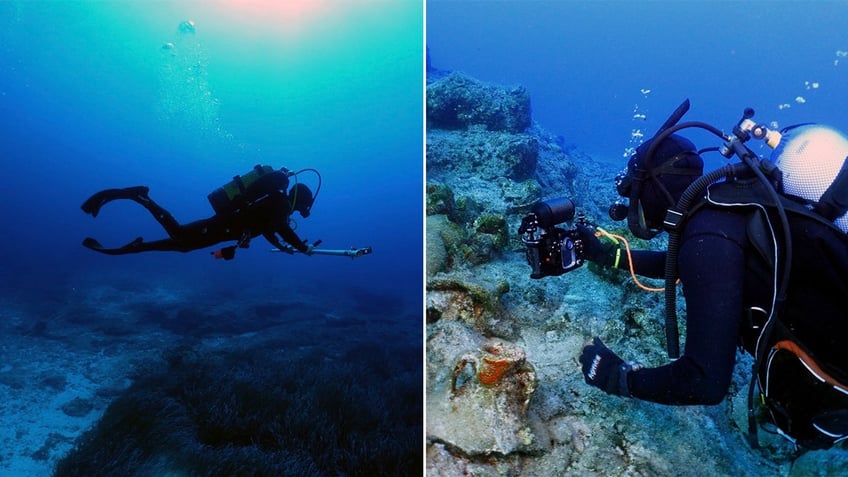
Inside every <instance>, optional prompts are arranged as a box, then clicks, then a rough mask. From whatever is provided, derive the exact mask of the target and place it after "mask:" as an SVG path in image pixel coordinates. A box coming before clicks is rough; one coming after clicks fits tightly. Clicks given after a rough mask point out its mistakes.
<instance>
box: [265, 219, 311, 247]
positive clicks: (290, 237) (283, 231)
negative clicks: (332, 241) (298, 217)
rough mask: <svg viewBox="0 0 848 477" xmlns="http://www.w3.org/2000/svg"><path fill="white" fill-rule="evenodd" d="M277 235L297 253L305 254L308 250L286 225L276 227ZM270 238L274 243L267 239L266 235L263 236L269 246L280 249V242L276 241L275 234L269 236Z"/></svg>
mask: <svg viewBox="0 0 848 477" xmlns="http://www.w3.org/2000/svg"><path fill="white" fill-rule="evenodd" d="M277 234H279V235H280V237H282V238H283V240H285V241H286V243H288V244H290V245H291V246H292V247H294V248H295V249H297V250H298V251H300V252H303V253H306V252H307V251H308V250H309V246H308V245H306V244H305V243H304V242H303V240H301V239H300V237H298V236H297V234H296V233H295V232H294V230H292V228H291V227H289V225H288V224H283V225H280V226H278V227H277ZM271 236H272V237H273V238H274V240H275V241H276V243H274V242H273V241H271V240H270V239H268V236H267V235H266V236H265V238H266V239H268V241H269V242H271V245H273V246H275V247H277V248H282V247H281V244H280V241H279V240H278V239H277V236H276V235H275V234H271Z"/></svg>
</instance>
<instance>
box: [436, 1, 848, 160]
mask: <svg viewBox="0 0 848 477" xmlns="http://www.w3.org/2000/svg"><path fill="white" fill-rule="evenodd" d="M426 8H427V27H426V28H427V40H426V41H427V46H428V47H429V51H430V55H431V57H432V62H433V65H434V66H436V67H438V68H443V69H448V70H457V71H463V72H465V73H468V74H469V75H471V76H474V77H476V78H478V79H481V80H483V81H488V82H493V83H499V84H506V85H523V86H525V87H526V88H527V90H528V91H529V93H530V97H531V100H532V107H533V119H534V120H535V121H536V122H538V123H539V124H540V125H541V126H542V127H544V128H546V129H547V130H549V131H550V132H552V133H554V134H557V135H561V136H563V137H564V139H565V142H566V143H569V144H572V145H576V146H578V147H579V148H580V149H581V150H582V151H585V152H588V153H590V154H591V155H592V156H594V157H595V158H596V159H599V160H607V161H621V160H622V158H623V156H624V152H625V150H626V148H627V147H629V146H631V145H632V144H631V143H632V142H633V138H632V131H633V130H634V129H637V130H641V131H643V133H644V134H645V137H650V135H652V134H653V133H654V132H655V131H656V129H657V128H658V127H659V125H660V124H662V122H663V120H664V119H665V118H666V117H667V116H668V114H669V113H670V112H671V111H672V110H673V109H674V108H675V107H676V106H677V105H678V104H680V103H681V102H682V100H683V99H684V98H687V97H688V98H690V100H691V102H692V108H691V110H690V112H689V114H688V115H687V116H686V120H699V121H705V122H708V123H710V124H713V125H715V126H716V127H718V128H720V129H722V130H724V131H730V130H731V129H732V127H733V126H734V125H735V124H736V122H737V121H738V120H739V118H740V116H741V114H742V111H743V110H744V108H746V107H751V108H753V109H754V110H755V111H756V115H755V119H756V120H758V121H760V122H763V123H766V124H769V123H771V122H772V121H776V122H777V123H778V125H779V126H786V125H790V124H794V123H798V122H807V121H815V122H821V123H829V124H833V125H834V126H836V127H838V128H842V129H843V130H844V129H846V128H848V122H846V119H845V114H844V112H845V109H846V106H848V90H846V89H845V88H844V85H845V82H846V77H848V58H846V57H845V55H846V54H848V41H846V38H845V33H844V28H843V27H842V21H841V20H842V19H845V18H848V4H845V3H844V2H790V1H780V2H739V1H686V2H679V1H671V0H662V1H639V2H625V1H593V2H579V1H532V2H520V1H487V2H482V1H444V0H430V1H428V2H427V7H426ZM813 83H818V87H817V88H816V87H814V85H813ZM643 90H649V91H650V92H649V93H647V94H645V93H643ZM798 97H800V98H803V100H804V101H805V102H803V103H801V102H800V101H801V100H798V101H796V98H798ZM780 105H788V106H790V107H789V108H786V107H785V106H784V108H783V109H781V108H780ZM635 114H644V115H645V119H644V120H643V119H634V115H635ZM690 137H691V138H692V139H693V140H694V141H695V142H696V144H697V145H698V146H699V147H708V146H714V145H717V143H716V140H715V139H713V138H712V137H711V136H708V135H703V134H698V133H695V134H692V135H690ZM719 161H720V159H719Z"/></svg>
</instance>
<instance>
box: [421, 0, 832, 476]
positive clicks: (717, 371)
mask: <svg viewBox="0 0 848 477" xmlns="http://www.w3.org/2000/svg"><path fill="white" fill-rule="evenodd" d="M715 7H716V4H715V3H711V2H686V3H679V2H635V3H632V4H624V3H621V2H592V3H585V4H584V3H576V2H554V1H548V2H545V1H542V2H532V3H519V2H487V3H485V4H483V3H480V2H438V1H432V2H428V3H427V5H426V9H427V25H426V28H427V32H426V43H427V45H426V48H427V51H426V139H427V143H426V177H425V179H426V187H425V194H426V203H425V207H426V218H425V220H426V224H425V229H426V230H425V233H426V266H425V273H426V278H425V281H426V285H425V286H426V296H425V308H426V310H425V313H426V343H425V350H426V361H427V368H426V373H427V376H426V396H425V406H426V413H425V417H426V423H425V428H426V436H427V443H426V455H425V460H426V473H427V475H439V476H462V475H469V474H471V475H490V474H491V475H496V474H497V475H507V474H508V475H513V474H514V475H545V476H554V475H557V476H558V475H574V476H578V475H579V476H583V475H616V476H618V475H651V476H701V475H721V476H740V475H742V476H774V475H783V476H806V475H845V474H848V451H846V448H845V445H846V444H845V442H846V440H848V439H846V438H847V437H848V397H846V396H848V362H846V357H845V353H844V352H843V349H844V346H843V343H842V340H841V339H840V338H836V337H841V336H845V335H846V332H848V329H846V327H845V324H844V323H845V320H844V319H843V318H844V310H845V309H846V307H848V301H846V300H848V298H846V297H848V238H846V235H845V232H844V231H845V228H844V221H845V220H846V217H848V214H846V212H848V206H846V204H848V200H846V199H848V195H846V194H848V183H846V181H848V176H846V175H845V174H844V170H845V167H846V166H845V164H846V161H848V159H846V158H848V134H846V133H848V123H845V118H844V114H843V111H842V110H841V108H839V107H836V106H835V104H842V103H844V100H845V98H844V94H845V92H844V90H842V89H840V88H838V87H836V85H838V84H842V83H843V82H844V80H845V78H844V76H845V74H846V71H845V70H844V66H845V65H844V64H843V62H842V61H841V59H842V58H843V57H844V55H843V52H844V51H845V45H844V43H842V41H843V39H842V38H840V35H839V33H838V31H837V29H833V28H828V27H826V26H825V25H829V24H830V23H828V22H827V20H826V16H827V15H831V14H832V13H833V12H831V13H829V14H827V15H826V14H824V12H822V11H821V10H820V9H817V8H807V7H804V6H800V5H794V4H793V5H789V4H785V5H782V6H781V7H782V8H776V9H771V10H769V11H763V10H762V9H759V8H756V7H754V6H752V5H750V4H747V3H744V2H726V3H723V4H721V7H722V8H718V9H716V8H715ZM752 7H753V8H752ZM843 10H844V9H843ZM842 13H848V11H845V12H842ZM740 32H744V34H743V35H741V36H744V37H745V38H746V39H756V41H757V42H758V44H762V45H769V47H768V48H767V50H768V51H767V52H765V51H763V50H758V51H757V52H754V51H753V50H750V49H748V48H744V47H741V45H740V43H739V39H740V34H739V33H740ZM811 41H812V43H811ZM813 44H815V45H816V46H815V47H811V46H810V45H813ZM801 45H804V46H801ZM587 46H588V47H587ZM755 50H756V49H755ZM717 65H721V66H717ZM778 71H779V74H778V73H777V72H778ZM799 124H800V125H799Z"/></svg>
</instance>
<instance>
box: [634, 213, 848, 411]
mask: <svg viewBox="0 0 848 477" xmlns="http://www.w3.org/2000/svg"><path fill="white" fill-rule="evenodd" d="M747 225H748V216H747V214H746V213H740V212H739V211H734V210H729V209H714V208H709V207H707V208H704V209H701V210H700V211H698V212H697V213H696V214H694V215H693V216H692V218H691V219H690V220H689V221H688V222H687V224H686V227H685V229H684V231H683V233H682V236H681V247H680V253H679V257H678V260H679V263H678V269H679V275H680V280H681V283H682V285H683V294H684V296H685V298H686V344H685V347H684V352H683V355H682V356H681V357H680V359H678V360H676V361H674V362H672V363H670V364H668V365H665V366H660V367H657V368H645V369H641V370H638V371H634V372H631V373H630V374H629V376H628V386H629V391H630V393H631V395H632V396H633V397H636V398H639V399H643V400H647V401H653V402H658V403H663V404H718V403H719V402H721V401H722V399H723V398H724V397H725V396H726V394H727V392H728V388H729V386H730V381H731V378H732V374H733V368H734V363H735V355H736V349H737V346H738V345H739V344H740V335H741V334H742V333H747V332H748V331H747V330H746V329H745V327H746V326H747V321H745V320H744V319H743V318H744V317H745V312H744V311H745V310H746V309H747V308H748V307H750V306H758V307H762V308H764V309H770V307H771V303H772V294H773V290H774V287H773V282H772V277H771V276H770V274H769V273H764V270H766V269H767V267H760V266H757V265H756V261H757V260H760V258H759V256H758V255H757V251H756V250H755V249H754V247H753V246H752V245H751V243H750V242H749V240H748V237H747V229H746V227H747ZM792 230H793V244H794V245H793V257H794V258H793V260H792V271H791V275H790V284H789V290H788V295H787V300H786V306H785V316H787V319H788V320H789V322H790V323H791V328H792V331H793V332H794V333H795V334H796V336H798V338H799V339H801V340H802V341H803V342H805V343H806V344H807V345H808V346H809V347H810V348H812V349H814V350H816V351H817V352H818V356H819V358H820V359H821V360H823V361H825V362H831V363H834V364H835V365H836V366H841V367H842V369H848V367H845V366H846V365H848V362H846V361H848V353H845V352H844V338H845V336H848V334H846V333H847V332H848V316H846V315H848V247H845V246H844V242H841V243H838V244H837V246H831V247H827V246H826V245H825V242H826V241H828V240H831V238H832V237H831V235H834V234H838V233H839V232H838V231H837V232H834V231H833V229H830V228H827V227H824V226H821V225H820V224H812V223H811V222H809V223H808V222H805V225H804V226H802V227H795V226H794V225H793V227H792ZM837 242H838V240H837ZM829 243H832V242H829ZM825 249H827V250H829V251H828V252H827V253H824V254H823V253H822V250H825ZM633 265H634V268H635V270H636V271H637V273H639V274H640V275H645V276H653V277H662V276H663V275H664V268H665V252H634V254H633ZM748 351H749V352H750V351H751V349H748Z"/></svg>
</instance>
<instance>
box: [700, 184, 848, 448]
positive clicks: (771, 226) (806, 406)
mask: <svg viewBox="0 0 848 477" xmlns="http://www.w3.org/2000/svg"><path fill="white" fill-rule="evenodd" d="M780 200H781V202H782V204H783V208H784V210H785V211H786V214H787V216H788V219H789V225H790V230H791V236H792V243H793V254H792V256H793V259H792V265H791V267H792V273H791V276H790V282H789V287H788V295H787V299H786V302H785V305H784V306H783V307H782V308H781V312H780V315H779V316H775V315H774V313H773V310H774V309H775V306H774V299H775V296H776V293H777V280H776V276H778V275H779V274H780V273H782V272H781V264H780V260H779V257H780V254H779V253H778V252H779V250H780V247H782V246H783V244H782V240H781V237H782V233H781V232H780V231H778V230H777V228H778V227H780V221H779V220H777V219H776V210H775V204H774V203H773V199H772V198H771V196H770V195H769V194H768V193H767V191H766V190H765V188H764V186H763V185H762V184H761V183H760V182H759V181H731V182H720V183H716V184H713V185H711V186H710V187H709V188H708V189H707V191H706V193H705V195H704V199H703V200H702V201H700V202H699V203H697V204H696V205H694V206H693V208H692V209H690V211H689V213H688V214H687V216H689V217H691V215H692V214H694V213H695V212H696V211H697V209H699V208H701V207H716V208H721V209H733V210H735V211H739V213H744V214H746V215H747V217H748V219H747V230H746V234H747V237H748V242H749V244H750V246H751V250H752V253H748V254H747V255H748V257H747V259H746V264H745V265H746V280H745V284H744V290H743V295H744V302H745V305H746V306H745V310H744V313H743V316H742V317H741V319H742V326H741V330H742V333H741V345H742V346H743V347H744V348H746V349H747V350H748V351H749V352H751V353H752V354H753V355H754V356H757V351H758V350H762V351H764V352H765V354H764V356H765V359H763V360H762V362H761V363H760V365H759V368H758V369H757V370H756V374H757V376H756V379H757V384H758V386H759V389H760V397H761V400H762V402H763V403H764V404H765V406H766V408H767V409H768V412H769V415H770V418H771V420H772V422H773V423H774V424H775V425H776V426H777V428H778V429H779V431H778V432H779V433H781V434H783V435H784V436H786V437H788V438H789V439H790V440H792V441H793V442H796V443H797V444H799V445H802V446H804V447H807V448H827V447H830V446H831V445H833V444H834V443H836V442H839V441H841V440H843V439H848V353H845V352H844V348H845V345H846V341H848V340H846V337H848V235H846V234H844V233H843V232H842V231H841V230H839V228H838V227H836V226H835V225H834V224H833V222H831V221H829V220H827V219H825V218H824V217H822V216H821V215H819V214H817V213H816V212H813V211H812V210H811V209H812V208H811V207H810V205H809V204H806V203H803V202H801V201H798V200H795V199H794V198H790V197H786V196H780ZM771 320H773V323H771V324H772V325H773V326H766V323H767V322H769V321H771ZM765 329H768V330H770V331H768V332H767V333H763V330H765Z"/></svg>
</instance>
